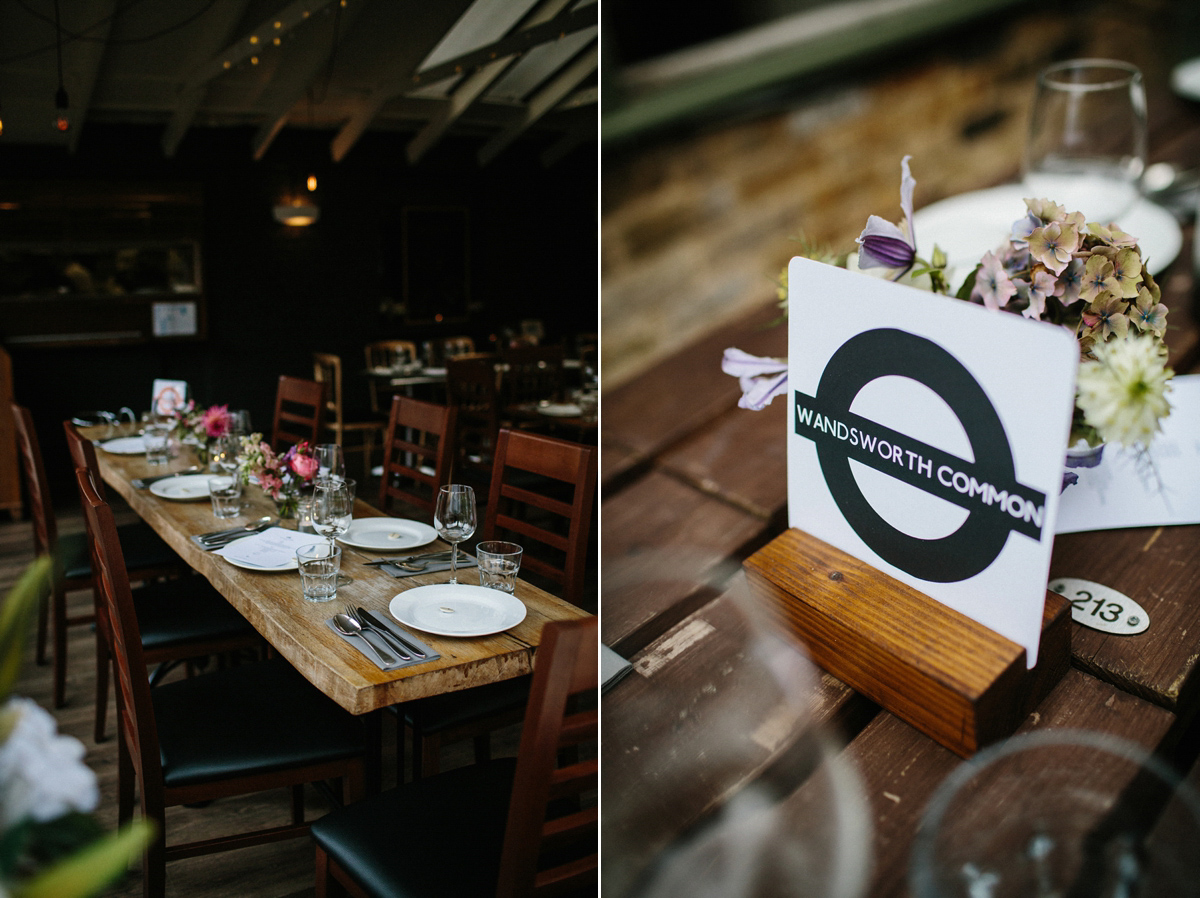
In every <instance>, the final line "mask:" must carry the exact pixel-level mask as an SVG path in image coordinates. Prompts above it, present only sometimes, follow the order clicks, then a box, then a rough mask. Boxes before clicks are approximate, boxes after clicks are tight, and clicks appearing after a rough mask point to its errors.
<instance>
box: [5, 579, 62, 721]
mask: <svg viewBox="0 0 1200 898" xmlns="http://www.w3.org/2000/svg"><path fill="white" fill-rule="evenodd" d="M50 566H51V560H50V557H49V556H47V555H43V556H42V557H41V558H39V559H37V560H36V561H35V562H34V563H33V564H31V565H30V566H29V567H28V568H27V569H26V570H25V573H24V574H22V575H21V579H19V580H18V581H17V584H16V586H14V587H13V588H12V591H11V592H9V594H8V598H6V599H5V601H4V603H3V605H0V704H2V703H4V702H5V701H7V700H8V697H9V695H10V694H11V693H12V688H13V685H14V684H15V683H16V682H17V676H18V675H19V674H20V672H21V647H22V645H23V644H24V642H25V635H26V633H27V632H28V631H29V624H30V622H31V621H32V620H33V616H34V614H35V613H36V612H37V608H38V604H39V603H40V602H41V600H42V598H43V597H44V596H45V595H47V594H48V593H49V591H50V570H51V568H50ZM5 736H7V733H6V732H2V731H0V739H2V738H4V737H5Z"/></svg>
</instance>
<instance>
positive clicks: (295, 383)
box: [271, 374, 325, 452]
mask: <svg viewBox="0 0 1200 898" xmlns="http://www.w3.org/2000/svg"><path fill="white" fill-rule="evenodd" d="M324 420H325V384H323V383H318V382H317V381H315V380H306V379H305V378H303V377H291V376H289V375H287V374H281V375H280V376H279V385H278V387H277V388H276V390H275V416H274V419H273V423H272V425H271V448H272V449H274V450H275V451H277V452H282V451H284V450H285V449H287V448H288V447H289V446H294V445H295V444H296V443H299V442H301V441H305V440H307V441H308V444H309V445H310V446H313V445H316V444H317V443H319V442H320V439H319V437H320V436H321V426H322V424H323V423H324Z"/></svg>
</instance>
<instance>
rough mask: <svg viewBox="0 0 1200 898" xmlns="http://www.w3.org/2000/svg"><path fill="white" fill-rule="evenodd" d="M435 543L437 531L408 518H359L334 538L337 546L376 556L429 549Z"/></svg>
mask: <svg viewBox="0 0 1200 898" xmlns="http://www.w3.org/2000/svg"><path fill="white" fill-rule="evenodd" d="M435 539H437V531H436V530H434V529H433V528H432V527H430V526H429V525H428V524H422V523H421V522H420V521H410V520H408V519H407V518H359V519H358V520H356V521H351V522H350V529H348V530H347V531H346V532H345V533H343V534H342V535H341V536H339V537H338V538H337V540H338V542H340V543H345V544H346V545H347V546H354V547H355V548H358V549H374V550H375V551H376V552H399V551H401V550H403V549H415V548H417V547H418V546H424V545H428V544H429V543H431V542H433V541H434V540H435Z"/></svg>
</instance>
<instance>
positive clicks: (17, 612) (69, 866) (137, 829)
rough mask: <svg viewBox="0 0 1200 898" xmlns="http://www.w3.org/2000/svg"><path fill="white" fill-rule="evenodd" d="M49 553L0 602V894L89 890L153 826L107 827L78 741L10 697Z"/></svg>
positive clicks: (105, 879)
mask: <svg viewBox="0 0 1200 898" xmlns="http://www.w3.org/2000/svg"><path fill="white" fill-rule="evenodd" d="M49 576H50V559H49V557H48V556H47V557H43V558H41V559H39V560H38V561H37V562H35V563H34V564H33V566H31V567H30V568H29V570H27V571H26V572H25V574H24V575H23V576H22V578H21V580H20V581H19V582H18V583H17V585H16V586H15V587H14V588H13V590H12V592H11V593H9V595H8V597H7V599H6V600H5V601H4V603H3V605H2V606H0V895H13V896H20V895H30V896H33V895H47V896H48V895H54V896H60V898H73V896H79V898H83V896H88V895H95V894H97V893H99V892H100V891H101V890H102V889H103V888H104V887H105V886H106V885H107V884H108V883H110V882H111V881H113V880H114V879H116V878H117V877H118V876H120V875H121V873H123V872H124V870H125V867H126V865H127V864H128V863H129V861H130V860H132V859H133V858H134V857H136V856H137V855H138V854H139V853H140V852H141V851H142V849H143V848H144V847H145V845H146V844H147V843H148V841H149V839H150V836H151V835H152V833H153V826H152V824H150V823H149V822H148V821H146V820H140V821H135V822H134V823H132V824H131V825H130V826H128V827H126V828H125V829H123V830H121V831H119V832H117V833H107V832H105V830H104V829H103V827H101V826H100V824H99V823H98V822H97V821H96V819H95V818H94V817H93V816H92V812H93V811H94V810H95V809H96V806H97V804H98V803H99V799H100V793H99V789H98V787H97V784H96V775H95V774H94V773H93V772H92V770H91V769H90V768H89V767H88V766H87V765H86V764H85V763H84V761H83V758H84V754H85V751H86V750H85V748H84V746H83V743H82V742H80V741H79V740H78V739H75V738H74V737H71V736H65V735H62V734H61V733H59V732H58V725H57V723H56V722H55V720H54V718H53V717H52V716H51V715H50V713H49V712H47V711H46V710H45V709H43V708H42V707H41V706H39V705H38V704H37V703H36V702H34V701H32V700H30V699H28V698H23V697H20V696H14V695H12V694H11V690H12V687H13V685H14V682H15V680H16V677H17V673H18V671H19V669H20V660H19V659H20V654H21V642H22V637H23V635H24V634H25V633H26V632H27V630H28V623H29V621H30V619H31V618H32V615H33V613H34V612H35V611H36V609H37V603H38V598H39V596H40V594H41V592H42V591H43V590H46V589H49Z"/></svg>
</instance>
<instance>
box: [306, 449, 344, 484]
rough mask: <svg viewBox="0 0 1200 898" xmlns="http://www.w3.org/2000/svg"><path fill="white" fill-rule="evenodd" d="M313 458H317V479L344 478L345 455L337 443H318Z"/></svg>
mask: <svg viewBox="0 0 1200 898" xmlns="http://www.w3.org/2000/svg"><path fill="white" fill-rule="evenodd" d="M313 458H315V459H316V460H317V480H326V479H329V478H332V479H334V480H345V479H346V456H345V453H343V452H342V447H341V446H339V445H338V444H337V443H319V444H318V445H317V446H316V448H315V449H313Z"/></svg>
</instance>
